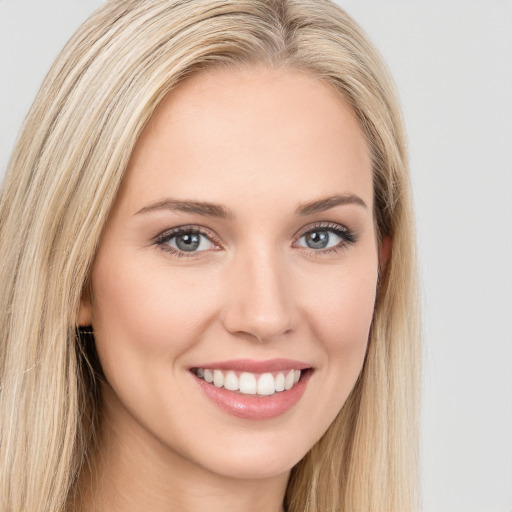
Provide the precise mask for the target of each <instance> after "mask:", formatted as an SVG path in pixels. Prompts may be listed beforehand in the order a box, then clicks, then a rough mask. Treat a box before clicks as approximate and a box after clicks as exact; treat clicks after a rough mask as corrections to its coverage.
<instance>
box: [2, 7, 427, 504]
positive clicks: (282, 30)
mask: <svg viewBox="0 0 512 512" xmlns="http://www.w3.org/2000/svg"><path fill="white" fill-rule="evenodd" d="M253 63H263V64H265V65H268V66H274V67H284V68H286V67H288V68H293V69H295V70H303V71H305V72H307V73H310V74H311V75H313V76H315V77H318V78H319V79H321V80H324V81H326V82H328V83H330V84H332V85H333V86H334V87H335V88H336V89H337V90H338V91H339V92H340V94H341V95H342V96H343V98H344V99H345V100H346V101H347V102H348V103H349V104H350V105H351V106H352V108H353V110H354V112H355V113H356V114H357V116H358V118H359V120H360V124H361V127H362V129H363V130H364V133H365V134H366V137H367V140H368V143H369V146H370V148H371V153H372V158H373V169H374V190H375V212H376V225H377V227H378V233H379V236H380V237H383V236H389V237H390V238H391V240H392V253H391V256H390V259H389V263H388V265H387V267H386V269H383V272H382V274H381V278H380V283H379V290H378V297H377V302H376V306H375V315H374V320H373V324H372V329H371V335H370V340H369V347H368V351H367V356H366V359H365V363H364V367H363V371H362V373H361V375H360V378H359V380H358V382H357V384H356V386H355V388H354V390H353V392H352V393H351V395H350V397H349V399H348V400H347V402H346V404H345V405H344V407H343V408H342V410H341V412H340V414H339V415H338V417H337V419H336V420H335V421H334V423H333V424H332V425H331V426H330V428H329V429H328V431H327V432H326V434H325V435H324V436H323V437H322V439H321V440H320V441H319V442H318V443H317V444H316V445H315V446H314V447H313V448H312V449H311V451H310V452H309V453H308V454H307V455H306V456H305V457H304V459H303V460H302V461H301V462H300V463H299V464H298V465H297V466H296V467H295V468H294V469H293V470H292V475H291V478H290V481H289V485H288V489H287V493H286V497H285V506H286V507H287V510H288V511H289V512H292V511H293V512H304V511H308V512H334V511H345V512H363V511H364V512H372V511H373V512H398V511H400V512H404V511H412V510H415V509H417V506H418V498H419V496H418V492H417V489H418V486H417V482H418V457H417V445H418V443H417V434H418V395H419V389H418V387H419V386H418V383H419V371H420V367H419V360H420V345H419V339H420V332H419V320H418V318H419V315H418V303H417V292H416V268H415V254H414V222H413V217H412V207H411V194H410V189H409V178H408V170H407V167H408V164H407V157H406V148H405V137H404V131H403V123H402V119H401V114H400V109H399V106H398V103H397V100H396V95H395V92H394V89H393V85H392V82H391V79H390V78H389V76H388V73H387V71H386V68H385V66H384V65H383V64H382V62H381V60H380V57H379V56H378V54H377V52H376V51H375V49H374V48H373V47H372V45H371V44H370V43H369V42H368V39H367V37H366V36H365V35H364V33H363V32H362V30H361V29H360V28H359V27H358V26H357V25H356V24H355V22H354V21H353V20H352V19H351V18H350V17H349V16H348V15H347V14H346V13H345V12H344V11H343V10H342V9H341V8H339V7H338V6H336V5H335V4H334V3H332V2H331V1H329V0H114V1H110V2H107V3H106V4H105V5H104V6H103V7H101V8H100V9H99V10H98V11H97V12H96V13H95V14H94V15H93V16H92V17H91V18H90V19H89V20H87V21H86V22H85V23H84V24H83V25H82V27H81V28H80V29H79V30H78V31H77V33H76V34H75V35H74V36H73V38H72V39H71V40H70V41H69V43H68V44H67V45H66V47H65V48H64V50H63V51H62V53H61V55H60V56H59V58H58V59H57V61H56V62H55V64H54V65H53V67H52V69H51V70H50V72H49V74H48V76H47V77H46V79H45V81H44V83H43V85H42V87H41V90H40V92H39V94H38V96H37V98H36V100H35V102H34V104H33V106H32V109H31V111H30V113H29V115H28V117H27V120H26V122H25V126H24V128H23V131H22V133H21V136H20V138H19V140H18V143H17V146H16V148H15V151H14V153H13V156H12V158H11V161H10V164H9V167H8V171H7V175H6V178H5V182H4V185H3V190H2V193H1V196H0V254H1V261H2V263H1V268H0V283H2V286H1V290H0V350H1V352H0V379H1V380H0V383H1V390H0V400H1V401H0V442H1V445H0V475H1V482H0V510H1V511H2V512H21V511H27V512H28V511H30V512H43V511H44V512H56V511H62V510H64V509H65V507H66V501H67V499H68V498H69V496H70V493H71V492H72V490H73V487H74V486H75V485H76V481H77V477H78V475H79V474H80V470H81V468H82V467H83V465H84V463H85V462H86V460H87V454H88V452H89V450H90V449H91V447H92V445H93V442H94V432H95V428H96V425H97V423H98V414H99V404H98V392H97V387H96V386H95V380H94V374H93V373H92V372H91V371H90V368H89V367H88V361H87V358H86V357H85V356H84V354H83V350H82V348H81V343H80V340H79V339H78V337H77V334H76V330H75V322H76V317H77V312H78V309H79V304H80V297H81V295H82V292H83V290H84V287H85V286H86V282H87V279H88V274H89V271H90V268H91V265H92V262H93V259H94V255H95V251H96V247H97V245H98V242H99V239H100V236H101V233H102V229H103V226H104V224H105V221H106V219H107V217H108V215H109V210H110V208H111V206H112V204H113V202H114V199H115V197H116V193H117V190H118V188H119V185H120V183H121V180H122V178H123V173H124V170H125V168H126V166H127V163H128V159H129V158H130V155H131V153H132V150H133V147H134V145H135V142H136V141H137V138H138V137H139V135H140V133H141V131H142V129H143V128H144V126H145V124H146V123H147V122H148V120H149V118H150V117H151V115H152V113H153V111H154V110H155V108H156V107H157V105H158V104H159V103H160V101H161V100H162V99H163V98H164V96H165V95H166V94H167V93H168V92H169V91H171V90H172V89H173V88H174V87H175V86H176V84H178V83H179V82H181V81H182V80H184V79H186V78H187V77H188V76H191V75H192V74H195V73H198V72H200V71H201V70H203V69H205V68H208V67H209V66H219V65H224V66H240V65H251V64H253Z"/></svg>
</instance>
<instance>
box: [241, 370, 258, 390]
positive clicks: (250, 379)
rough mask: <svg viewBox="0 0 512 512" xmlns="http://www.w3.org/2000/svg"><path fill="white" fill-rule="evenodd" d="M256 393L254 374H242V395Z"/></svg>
mask: <svg viewBox="0 0 512 512" xmlns="http://www.w3.org/2000/svg"><path fill="white" fill-rule="evenodd" d="M256 391H257V385H256V376H255V375H254V374H253V373H248V372H244V373H242V374H241V375H240V393H244V394H246V395H255V394H256Z"/></svg>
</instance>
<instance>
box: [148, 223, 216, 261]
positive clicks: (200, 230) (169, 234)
mask: <svg viewBox="0 0 512 512" xmlns="http://www.w3.org/2000/svg"><path fill="white" fill-rule="evenodd" d="M182 233H197V234H199V235H202V236H205V237H206V238H208V240H209V241H210V242H211V243H212V244H213V245H214V246H215V248H214V249H213V250H218V249H222V248H223V247H222V243H221V242H220V239H219V237H218V236H217V235H216V234H215V233H214V232H213V231H211V230H210V229H207V228H205V227H204V226H199V225H196V224H184V225H181V226H176V227H174V228H170V229H166V230H165V231H162V232H161V233H159V234H158V235H157V236H156V237H154V238H153V243H154V244H155V245H157V246H159V247H160V249H162V250H163V251H166V252H170V253H171V254H176V255H179V256H185V257H194V256H198V255H200V254H202V253H204V252H209V251H192V252H190V253H187V252H186V251H180V250H179V249H175V248H173V247H171V246H169V245H166V242H167V241H168V240H170V239H171V238H173V237H175V236H178V235H180V234H182Z"/></svg>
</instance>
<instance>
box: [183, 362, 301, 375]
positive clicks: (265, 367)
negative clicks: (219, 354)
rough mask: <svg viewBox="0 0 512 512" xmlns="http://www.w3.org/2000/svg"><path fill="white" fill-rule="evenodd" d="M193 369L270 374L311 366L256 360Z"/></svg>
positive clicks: (199, 366)
mask: <svg viewBox="0 0 512 512" xmlns="http://www.w3.org/2000/svg"><path fill="white" fill-rule="evenodd" d="M192 368H203V369H206V368H209V369H215V370H234V371H239V372H250V373H268V372H278V371H282V370H292V369H293V370H306V369H308V368H311V364H308V363H304V362H303V361H295V360H293V359H268V360H266V361H257V360H254V359H233V360H230V361H216V362H212V363H205V364H198V365H195V366H193V367H192Z"/></svg>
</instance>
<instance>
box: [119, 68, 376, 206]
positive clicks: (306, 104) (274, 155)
mask: <svg viewBox="0 0 512 512" xmlns="http://www.w3.org/2000/svg"><path fill="white" fill-rule="evenodd" d="M248 192H251V194H250V195H251V196H252V197H253V198H260V199H262V198H268V199H269V200H278V201H279V202H280V203H281V202H286V198H288V197H290V199H291V200H292V199H293V200H294V201H295V203H297V202H306V201H308V200H311V199H314V197H313V196H329V195H332V194H333V193H355V194H358V195H361V196H363V198H364V200H365V202H366V203H367V204H368V205H369V206H371V204H372V196H373V187H372V179H371V159H370V155H369V151H368V146H367V143H366V139H365V137H364V135H363V134H362V131H361V128H360V125H359V122H358V120H357V118H356V116H355V115H354V113H353V112H352V109H351V108H350V107H349V106H348V104H347V103H346V102H345V101H344V100H343V99H342V97H341V95H340V94H338V93H337V92H336V91H335V90H334V88H332V87H331V86H330V85H328V84H326V83H324V82H322V81H321V80H319V79H317V78H315V77H312V76H310V75H308V74H305V73H301V72H298V71H294V70H289V69H270V68H266V67H263V66H260V67H251V68H243V69H213V70H209V71H207V72H203V73H200V74H198V75H196V76H194V77H193V78H191V79H188V80H186V81H184V82H183V83H182V84H181V85H180V86H179V87H178V88H176V89H175V90H173V91H172V92H171V93H170V94H169V95H168V96H167V97H166V98H165V99H164V101H163V102H162V103H161V104H160V105H159V107H158V108H157V110H156V111H155V113H154V115H153V116H152V118H151V120H150V122H149V123H148V125H147V127H146V128H145V130H144V132H143V134H142V136H141V138H140V139H139V141H138V142H137V144H136V147H135V150H134V152H133V154H132V157H131V159H130V164H129V167H128V170H127V174H126V176H125V180H124V183H123V187H122V189H121V196H122V197H123V198H124V199H125V200H126V201H128V202H129V203H130V204H132V207H133V208H137V207H138V206H140V204H141V202H142V203H143V202H144V201H152V200H155V199H158V198H157V197H156V196H158V195H161V196H162V198H164V197H165V196H166V195H171V196H176V195H178V196H180V198H183V199H192V198H193V199H198V200H207V201H212V202H219V203H225V202H226V201H229V202H230V203H233V206H234V207H235V208H236V206H237V204H235V203H237V198H238V199H239V201H238V203H239V204H238V206H240V207H243V206H245V205H246V204H247V203H246V200H247V196H248Z"/></svg>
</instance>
